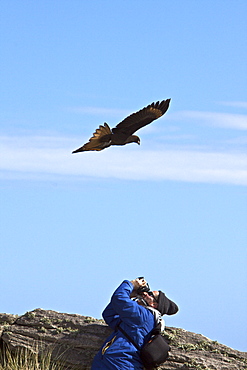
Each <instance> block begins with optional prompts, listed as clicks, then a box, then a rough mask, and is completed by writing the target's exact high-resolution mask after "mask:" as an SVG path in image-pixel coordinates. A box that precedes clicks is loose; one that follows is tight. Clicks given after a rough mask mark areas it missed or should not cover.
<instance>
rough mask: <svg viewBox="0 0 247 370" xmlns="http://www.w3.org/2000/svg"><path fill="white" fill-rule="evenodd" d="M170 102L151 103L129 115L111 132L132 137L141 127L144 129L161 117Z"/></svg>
mask: <svg viewBox="0 0 247 370" xmlns="http://www.w3.org/2000/svg"><path fill="white" fill-rule="evenodd" d="M170 101H171V99H167V100H162V101H161V102H159V101H157V102H156V103H152V104H150V105H148V106H147V107H145V108H143V109H141V110H139V111H138V112H136V113H133V114H131V115H130V116H128V117H126V118H125V119H124V120H123V121H122V122H120V123H119V124H118V125H117V126H116V127H115V128H113V129H112V132H113V133H114V134H120V133H123V134H125V135H127V136H130V135H132V134H133V133H134V132H136V131H137V130H139V129H140V128H141V127H144V126H146V125H148V124H149V123H151V122H152V121H154V120H155V119H157V118H159V117H161V116H163V114H165V112H166V111H167V109H168V108H169V104H170Z"/></svg>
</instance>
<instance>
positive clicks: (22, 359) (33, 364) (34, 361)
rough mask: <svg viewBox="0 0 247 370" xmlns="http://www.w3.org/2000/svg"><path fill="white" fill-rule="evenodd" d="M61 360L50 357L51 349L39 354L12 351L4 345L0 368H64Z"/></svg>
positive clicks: (20, 369) (44, 369) (9, 369)
mask: <svg viewBox="0 0 247 370" xmlns="http://www.w3.org/2000/svg"><path fill="white" fill-rule="evenodd" d="M65 369H66V367H65V365H64V363H63V362H60V361H59V362H57V361H54V360H53V359H52V351H46V353H44V354H43V355H41V356H39V355H38V353H36V352H31V351H30V350H27V349H19V350H18V351H17V352H16V353H12V352H11V351H10V350H9V349H8V347H5V348H4V349H3V350H2V351H1V353H0V370H65Z"/></svg>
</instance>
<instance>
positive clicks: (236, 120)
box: [170, 111, 247, 130]
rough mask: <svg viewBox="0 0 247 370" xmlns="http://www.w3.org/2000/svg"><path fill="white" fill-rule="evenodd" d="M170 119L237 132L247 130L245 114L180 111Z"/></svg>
mask: <svg viewBox="0 0 247 370" xmlns="http://www.w3.org/2000/svg"><path fill="white" fill-rule="evenodd" d="M170 118H171V119H176V120H197V121H198V122H203V123H206V124H207V125H213V126H217V127H222V128H231V129H236V130H247V115H245V114H232V113H217V112H201V111H180V112H177V113H173V114H172V115H170Z"/></svg>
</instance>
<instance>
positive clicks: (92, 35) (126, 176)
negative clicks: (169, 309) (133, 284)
mask: <svg viewBox="0 0 247 370" xmlns="http://www.w3.org/2000/svg"><path fill="white" fill-rule="evenodd" d="M246 11H247V4H246V1H242V0H236V1H228V0H224V1H223V0H222V1H221V0H218V1H211V0H207V1H203V0H202V1H193V0H187V1H182V0H181V1H178V0H174V1H172V2H167V1H164V0H162V1H158V0H153V1H146V0H142V1H139V0H135V1H128V0H127V1H118V0H117V1H108V0H104V1H103V0H102V1H99V0H94V1H76V0H70V1H64V0H60V1H56V0H54V1H46V0H42V1H35V2H33V1H25V0H22V1H17V0H13V1H11V2H9V1H5V0H3V1H2V2H1V22H0V23H1V25H0V35H1V36H0V41H1V59H0V70H1V86H0V91H1V96H0V106H1V110H0V111H1V116H0V119H1V125H0V186H1V192H0V194H1V195H0V196H1V222H0V235H1V249H0V258H1V270H0V279H1V296H2V299H1V305H0V312H8V313H13V314H23V313H25V312H26V311H29V310H32V309H35V308H38V307H42V308H44V309H53V310H57V311H61V312H69V313H79V314H81V315H89V316H93V317H96V318H100V317H101V312H102V310H103V309H104V307H105V305H106V304H107V303H108V301H109V298H110V295H111V294H112V292H113V290H114V289H115V288H116V287H117V286H118V284H119V283H120V282H121V281H122V280H124V279H133V278H135V277H137V276H140V275H141V276H143V275H144V276H145V277H146V279H147V280H148V282H149V283H150V285H151V288H152V289H154V290H156V289H161V290H163V291H165V292H166V293H167V295H168V297H170V298H171V299H173V300H174V301H176V302H177V304H178V305H179V307H180V312H179V313H178V314H177V315H175V316H173V317H167V318H166V324H167V325H168V326H177V327H181V328H184V329H186V330H189V331H194V332H197V333H201V334H203V335H205V336H207V337H209V338H210V339H213V340H217V341H219V342H221V343H223V344H226V345H228V346H230V347H233V348H235V349H239V350H242V351H246V350H247V348H246V343H247V337H246V324H247V320H246V310H247V294H246V283H247V272H246V262H247V256H246V245H247V231H246V220H247V207H246V200H247V195H246V185H247V155H246V143H247V135H246V130H247V93H246V92H247V81H246V80H247V73H246V59H247V46H246V34H247V26H246ZM167 98H171V99H172V101H171V105H170V108H169V110H168V112H167V113H166V115H165V116H164V117H162V118H160V119H159V120H157V121H154V122H153V123H152V124H151V125H149V126H147V127H145V128H143V129H142V130H140V131H139V132H138V135H139V136H140V137H141V146H137V145H136V144H131V145H128V146H125V147H111V148H109V149H106V150H104V151H102V152H88V153H79V154H76V155H71V152H72V150H74V149H76V148H78V147H79V146H81V145H82V144H83V143H84V142H85V141H87V140H88V138H89V137H90V136H91V134H92V133H93V131H94V130H95V129H96V128H97V127H98V126H99V125H100V124H103V123H104V122H107V123H108V124H109V125H110V126H111V127H114V126H115V125H116V124H117V123H118V122H119V121H121V120H122V119H123V118H124V117H125V116H126V115H128V114H130V113H132V112H135V111H137V110H139V109H141V108H143V107H144V106H146V105H148V104H150V103H151V102H153V101H157V100H163V99H167Z"/></svg>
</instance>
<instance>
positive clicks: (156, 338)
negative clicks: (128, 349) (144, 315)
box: [117, 325, 171, 370]
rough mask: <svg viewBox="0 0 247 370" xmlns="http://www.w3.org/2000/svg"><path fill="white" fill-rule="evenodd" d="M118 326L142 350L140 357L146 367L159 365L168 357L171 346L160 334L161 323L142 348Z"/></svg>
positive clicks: (151, 367)
mask: <svg viewBox="0 0 247 370" xmlns="http://www.w3.org/2000/svg"><path fill="white" fill-rule="evenodd" d="M117 328H118V329H119V330H120V331H121V332H122V333H123V334H124V335H125V336H126V338H128V339H129V341H130V342H131V343H132V344H133V345H134V346H135V347H136V348H137V350H138V351H140V357H141V360H142V362H143V365H144V367H145V368H146V369H149V370H151V369H153V368H155V367H158V366H159V365H161V364H162V363H163V362H165V361H166V360H167V358H168V352H169V351H170V350H171V347H170V346H169V345H168V343H167V342H166V340H165V338H164V337H163V336H162V335H161V334H160V325H158V326H156V327H155V328H154V329H153V330H152V331H151V338H150V339H149V341H148V342H147V343H145V344H144V346H142V348H140V347H139V346H138V345H137V344H136V343H135V342H134V341H133V339H132V338H131V337H130V336H129V335H128V334H127V333H126V332H125V331H124V330H123V329H122V328H121V327H120V325H117Z"/></svg>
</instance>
